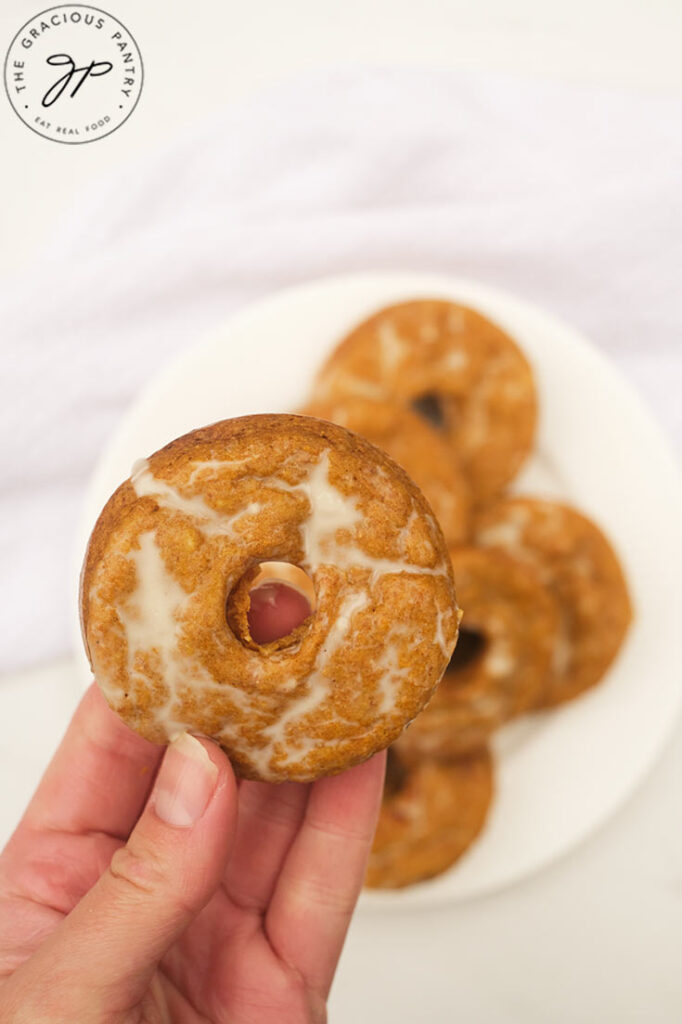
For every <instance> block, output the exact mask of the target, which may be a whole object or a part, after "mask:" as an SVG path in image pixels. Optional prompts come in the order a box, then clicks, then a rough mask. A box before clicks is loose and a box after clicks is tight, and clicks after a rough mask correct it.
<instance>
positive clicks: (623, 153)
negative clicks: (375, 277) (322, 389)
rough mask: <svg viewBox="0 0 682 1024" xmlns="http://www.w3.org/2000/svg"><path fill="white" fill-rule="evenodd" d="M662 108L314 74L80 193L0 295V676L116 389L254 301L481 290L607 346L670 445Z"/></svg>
mask: <svg viewBox="0 0 682 1024" xmlns="http://www.w3.org/2000/svg"><path fill="white" fill-rule="evenodd" d="M681 113H682V111H681V110H680V101H679V97H676V96H671V95H654V94H638V93H634V92H617V91H605V90H595V89H592V88H584V87H572V86H563V85H557V84H549V83H546V82H542V81H539V80H532V81H531V80H528V81H525V80H515V79H510V78H506V77H505V78H502V77H498V76H488V75H485V76H483V75H469V74H466V75H463V74H447V73H442V74H437V73H430V72H429V73H426V72H410V71H396V72H372V71H361V70H356V71H352V72H351V71H348V72H337V73H333V74H330V75H325V76H316V77H314V78H310V79H308V80H305V81H301V82H298V83H295V84H293V85H289V86H285V87H281V88H280V89H278V90H277V92H276V93H273V94H269V95H267V96H264V97H259V98H256V99H253V100H252V101H250V102H248V103H245V104H243V105H240V106H238V107H235V108H233V109H232V110H231V111H230V112H229V113H228V114H227V115H226V116H225V117H224V118H222V119H221V120H212V121H211V122H210V123H208V124H205V125H202V126H200V127H199V128H197V130H196V131H195V132H194V133H193V134H192V136H191V137H188V138H184V139H183V140H181V141H180V142H178V143H177V144H174V145H172V146H170V147H168V148H167V149H166V150H165V151H163V152H160V153H158V154H156V156H155V158H154V159H153V160H152V161H150V162H148V163H147V164H146V165H144V166H139V165H137V164H133V163H132V162H131V164H130V166H129V167H128V168H126V169H124V170H123V171H122V172H121V173H119V174H117V176H116V177H115V179H112V180H110V181H109V182H106V183H99V184H98V185H97V187H96V188H93V189H92V190H91V193H90V194H89V195H87V196H82V197H81V198H80V200H79V202H78V204H77V207H76V209H75V210H74V211H72V212H71V214H70V215H69V217H68V218H65V221H64V223H63V225H62V227H61V228H60V230H59V231H57V232H55V234H54V236H53V240H52V243H51V245H50V248H49V250H48V251H47V252H46V253H45V254H44V256H42V257H41V259H39V260H37V261H36V262H34V264H33V265H32V266H31V268H30V270H29V271H28V272H26V273H25V274H23V275H21V276H20V277H18V278H14V279H13V280H8V281H5V282H4V284H3V285H2V287H0V324H2V337H3V341H2V349H3V356H4V358H3V373H2V403H1V404H0V417H1V420H0V423H1V429H2V438H3V444H2V475H1V477H0V531H1V533H0V560H1V563H2V572H1V573H0V588H1V590H0V601H1V607H2V619H3V628H2V634H3V637H4V640H3V644H2V650H1V652H0V671H6V670H9V669H10V668H15V667H19V666H21V665H23V664H29V663H31V662H36V661H39V660H42V659H45V658H47V657H49V656H53V655H57V654H59V653H61V652H63V651H64V650H65V649H66V648H67V647H68V643H69V628H68V623H69V609H68V607H67V602H68V600H69V593H70V588H69V579H68V576H69V573H70V572H72V571H73V570H72V565H71V546H72V537H73V530H74V525H75V521H76V517H77V513H78V507H79V502H80V500H81V496H82V492H83V489H84V485H85V482H86V479H87V477H88V474H89V473H90V471H91V470H92V468H93V465H94V463H95V461H96V459H97V455H98V452H99V450H100V448H101V446H102V444H103V442H104V441H105V440H106V438H107V436H108V435H109V434H110V433H111V431H112V429H113V428H114V426H115V425H116V422H117V420H118V419H119V417H120V415H121V413H122V412H123V410H124V409H125V407H126V406H127V405H128V403H129V402H130V401H131V399H132V398H133V396H134V395H135V393H136V391H137V390H138V388H139V387H140V386H141V385H142V384H144V383H145V382H146V381H148V380H149V379H150V378H151V377H152V376H153V374H154V373H155V371H156V370H157V368H158V367H159V366H160V365H162V364H163V363H164V362H165V361H166V360H167V359H168V358H169V357H170V356H172V354H173V353H175V352H176V351H177V350H179V349H180V348H182V347H183V346H185V345H187V344H188V343H191V342H192V341H193V340H194V339H195V338H196V337H197V335H199V334H201V333H202V332H203V331H205V330H206V329H207V328H209V327H211V326H213V325H215V324H217V323H218V322H219V321H220V320H221V319H222V318H223V317H225V315H226V314H228V313H229V312H230V311H232V310H234V309H236V308H237V307H239V306H241V305H243V304H244V303H247V302H249V301H250V300H252V299H254V298H257V297H258V296H260V295H263V294H264V293H266V292H269V291H271V290H273V289H276V288H280V287H282V286H285V285H289V284H293V283H296V282H301V281H304V280H306V279H308V278H312V277H318V276H320V275H323V274H328V273H334V272H341V271H349V270H365V269H390V268H401V269H424V270H442V271H450V272H453V273H456V274H461V275H466V276H470V277H477V278H480V279H481V280H484V281H487V282H489V283H491V284H497V285H500V286H503V287H505V288H507V289H510V290H512V291H516V292H518V293H519V294H520V295H522V296H525V297H527V298H529V299H531V300H534V301H536V302H537V303H539V304H541V305H543V306H546V307H547V308H548V309H549V310H551V311H554V312H556V313H557V314H559V315H561V316H563V317H564V318H566V319H567V320H569V321H571V322H573V323H574V324H575V325H576V326H578V327H579V328H581V329H582V330H583V331H584V332H585V333H586V334H587V335H588V336H589V337H590V338H592V340H593V341H594V342H596V343H597V344H598V345H599V346H600V347H601V348H602V349H604V350H605V351H606V352H608V353H609V354H610V355H611V356H612V357H613V358H614V359H615V360H616V361H617V362H618V363H619V364H620V365H621V366H622V368H623V369H624V371H625V372H626V373H627V374H628V375H629V376H630V377H631V379H633V380H634V381H635V383H636V384H637V385H639V387H640V389H641V391H642V392H643V393H644V394H645V396H646V397H648V398H649V400H650V402H652V403H653V404H655V406H656V409H657V411H658V413H659V415H660V417H661V418H662V419H663V420H664V422H665V423H666V424H667V426H668V428H669V429H670V430H671V431H672V432H673V434H674V435H675V438H676V440H677V442H678V443H679V441H680V440H682V411H681V410H682V403H680V402H679V397H678V391H679V387H680V384H681V383H682V374H681V373H680V370H682V345H681V343H680V327H681V326H682V324H681V321H682V313H681V309H680V300H679V285H680V281H679V271H680V266H682V203H681V202H680V178H679V172H680V167H681V166H682V117H680V114H681ZM227 411H228V410H226V412H227ZM633 486H634V487H636V486H637V481H633Z"/></svg>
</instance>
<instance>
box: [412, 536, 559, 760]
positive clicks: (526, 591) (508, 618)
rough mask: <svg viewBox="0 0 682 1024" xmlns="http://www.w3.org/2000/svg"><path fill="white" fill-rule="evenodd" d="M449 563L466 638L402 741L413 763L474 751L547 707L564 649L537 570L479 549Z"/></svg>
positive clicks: (463, 551)
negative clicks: (555, 661) (514, 721)
mask: <svg viewBox="0 0 682 1024" xmlns="http://www.w3.org/2000/svg"><path fill="white" fill-rule="evenodd" d="M451 556H452V566H453V570H454V573H455V581H456V583H457V597H458V600H459V602H460V603H461V606H462V609H463V612H464V614H463V618H462V625H461V628H460V637H459V640H458V643H457V647H456V648H455V652H454V654H453V656H452V658H451V660H450V665H449V666H448V668H447V670H446V672H445V675H444V677H443V680H442V682H441V684H440V686H439V687H438V689H437V691H436V693H435V695H434V697H433V699H432V701H431V703H430V704H429V706H428V707H427V708H426V710H425V711H424V712H422V714H421V715H420V716H419V717H418V718H417V719H416V720H415V721H414V722H413V723H412V724H411V725H410V727H409V728H408V729H406V730H405V732H404V733H403V734H402V736H400V737H399V739H398V740H397V741H396V749H397V750H398V751H399V752H400V753H401V754H402V755H403V756H404V757H406V758H409V759H414V758H417V757H421V756H425V755H428V756H438V757H453V756H459V755H461V754H464V753H468V752H469V751H471V750H476V749H477V748H479V747H482V746H484V745H485V744H486V743H487V741H488V740H489V738H490V735H491V733H492V732H494V730H495V729H498V728H499V727H500V726H501V725H502V724H503V723H504V722H506V721H508V720H509V719H510V718H514V717H515V716H516V715H519V714H522V713H523V712H524V711H529V710H531V709H533V708H536V707H538V705H540V704H542V703H543V701H544V699H545V694H546V689H547V685H548V681H549V674H550V667H551V664H552V658H553V657H554V652H555V649H556V645H557V642H558V636H559V608H558V605H557V602H556V601H555V600H554V598H553V596H552V594H550V593H548V592H547V590H546V589H545V588H544V586H543V584H542V583H541V581H540V578H539V576H538V575H537V573H535V572H534V570H533V569H532V568H529V567H528V566H525V565H523V564H521V563H519V562H516V561H514V559H512V558H510V557H509V556H508V555H505V554H503V553H502V552H499V551H486V550H483V549H481V548H472V547H470V548H460V549H459V550H457V551H453V552H451Z"/></svg>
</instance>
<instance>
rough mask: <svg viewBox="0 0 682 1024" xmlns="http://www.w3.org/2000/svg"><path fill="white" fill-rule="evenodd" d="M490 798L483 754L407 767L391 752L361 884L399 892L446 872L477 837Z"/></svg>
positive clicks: (487, 763) (490, 781)
mask: <svg viewBox="0 0 682 1024" xmlns="http://www.w3.org/2000/svg"><path fill="white" fill-rule="evenodd" d="M492 796H493V766H492V760H491V757H490V754H489V753H488V751H487V750H479V751H477V752H476V753H474V754H471V755H470V756H468V757H463V758H458V759H457V760H452V761H442V760H436V759H433V758H425V759H423V760H422V761H419V762H417V763H416V764H407V763H405V762H404V761H402V759H401V758H400V755H399V754H398V753H396V751H395V749H394V748H393V747H391V748H390V749H389V751H388V760H387V763H386V782H385V784H384V797H383V800H382V805H381V811H380V813H379V823H378V825H377V831H376V834H375V837H374V845H373V847H372V852H371V854H370V857H369V864H368V868H367V876H366V879H365V884H366V885H367V886H369V887H370V888H375V889H376V888H382V889H398V888H402V887H403V886H406V885H412V884H414V883H415V882H420V881H422V880H423V879H426V878H432V877H433V876H434V875H438V874H440V873H441V872H442V871H445V870H446V869H447V868H449V867H450V866H451V865H452V864H454V863H455V861H456V860H457V859H458V858H459V857H461V856H462V854H463V853H464V851H465V850H466V849H468V847H469V846H471V844H472V843H473V841H474V840H475V839H476V837H477V836H478V834H479V833H480V831H481V829H482V828H483V825H484V823H485V820H486V816H487V814H488V810H489V808H490V804H491V801H492Z"/></svg>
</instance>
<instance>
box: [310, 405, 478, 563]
mask: <svg viewBox="0 0 682 1024" xmlns="http://www.w3.org/2000/svg"><path fill="white" fill-rule="evenodd" d="M303 412H304V413H305V414H306V415H308V416H317V417H319V418H320V419H323V420H330V421H331V422H332V423H338V424H340V425H341V426H342V427H346V428H347V429H348V430H352V431H353V433H355V434H360V435H361V436H362V437H364V438H366V439H367V440H368V441H371V442H372V444H375V445H377V447H378V448H381V449H382V450H383V451H385V452H387V453H388V455H390V456H391V458H392V459H393V461H394V462H397V463H398V465H399V466H402V467H403V469H404V470H405V472H406V473H407V475H408V476H409V477H411V478H412V479H413V480H414V482H415V483H416V485H417V487H419V489H420V490H421V492H422V493H423V495H424V497H425V498H426V500H427V501H428V502H429V504H430V505H431V508H432V509H433V512H434V515H435V517H436V519H437V520H438V522H439V523H440V525H441V529H442V530H443V536H444V537H445V541H446V543H447V544H450V545H452V544H463V543H465V541H466V540H467V539H468V537H469V535H470V531H471V489H470V487H469V484H468V482H467V480H466V478H465V476H464V474H463V473H462V470H461V468H460V466H459V463H458V461H457V457H456V455H455V453H454V452H453V451H452V448H451V446H450V445H449V444H448V443H447V441H445V440H444V438H443V437H441V435H440V432H439V431H437V430H436V429H435V428H434V427H432V426H431V425H430V424H428V423H426V422H424V420H423V419H422V417H421V416H418V415H417V414H416V413H415V412H413V411H412V410H411V409H410V408H408V407H407V406H401V405H398V404H397V403H396V402H388V401H377V400H374V399H370V398H362V397H359V396H357V395H349V396H347V397H346V398H343V399H338V400H336V401H334V400H328V401H324V400H319V401H312V402H311V403H310V404H309V405H308V406H306V408H305V409H304V410H303Z"/></svg>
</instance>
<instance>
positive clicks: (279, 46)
mask: <svg viewBox="0 0 682 1024" xmlns="http://www.w3.org/2000/svg"><path fill="white" fill-rule="evenodd" d="M48 6H50V4H49V0H3V2H2V5H1V7H0V48H1V49H2V55H3V58H4V52H5V49H6V47H7V46H8V45H9V41H10V39H11V38H12V37H13V36H14V34H15V32H16V31H17V30H18V29H19V28H20V26H21V25H22V24H23V23H24V22H25V21H27V20H28V19H29V18H30V17H32V16H33V15H34V14H36V13H37V12H38V11H39V10H41V9H42V8H45V7H48ZM104 6H105V8H108V9H110V11H111V13H112V14H113V15H114V16H115V17H117V18H119V20H120V21H122V22H123V23H124V24H125V25H126V27H127V28H128V29H129V30H130V31H131V32H132V34H133V35H134V36H135V38H136V40H137V43H138V45H139V47H140V50H141V52H142V56H143V60H144V62H145V65H146V67H147V71H148V74H147V79H146V82H145V85H144V89H143V92H142V97H141V99H140V103H139V105H138V108H137V110H136V111H135V112H134V114H133V116H132V117H131V118H130V120H129V121H128V122H127V123H126V124H125V125H124V126H123V127H122V128H120V129H119V130H118V131H117V132H114V133H113V134H112V135H111V136H109V137H108V138H106V139H103V140H102V141H100V142H95V143H91V144H88V145H85V146H73V147H71V146H63V145H58V144H57V143H53V144H52V145H51V146H48V145H47V144H46V141H45V140H43V139H41V138H40V137H37V136H35V137H34V136H33V135H32V133H31V132H29V131H27V129H26V127H25V126H24V125H23V124H22V123H21V122H20V121H19V119H18V118H17V117H16V115H15V114H14V112H13V111H12V109H11V108H10V106H9V103H7V102H4V101H3V102H2V103H0V139H1V140H2V146H1V149H2V155H3V159H2V171H1V174H2V178H1V180H2V185H3V202H2V204H1V207H0V270H4V269H7V270H9V269H11V268H12V267H14V266H18V265H21V264H23V263H25V261H26V259H27V258H28V256H29V255H30V253H31V252H32V251H34V248H35V246H36V244H37V243H38V242H39V241H40V239H42V238H44V237H45V236H46V235H47V234H48V233H49V231H50V227H51V225H52V224H53V223H54V220H55V217H56V216H57V215H58V214H59V213H60V212H61V211H63V209H64V207H65V206H66V205H68V204H69V203H71V202H72V201H73V200H74V198H75V197H76V196H77V194H78V190H79V188H81V187H83V186H85V185H87V184H88V183H89V182H90V181H92V180H93V178H94V177H95V176H96V175H97V173H98V172H102V171H106V170H111V169H112V168H115V167H116V165H117V164H118V163H120V162H123V161H126V160H128V159H129V158H130V156H131V154H135V155H140V156H142V155H143V154H144V153H146V152H151V151H153V150H154V148H155V147H156V146H157V144H158V143H159V142H162V141H165V140H167V139H172V138H173V137H174V135H175V134H176V133H180V132H181V131H182V130H183V129H184V128H185V126H186V125H189V124H190V123H192V122H193V121H194V120H196V118H197V117H210V115H211V113H212V112H214V111H215V112H218V111H220V110H222V109H224V107H225V105H226V104H228V103H230V102H233V101H234V100H238V99H239V98H240V97H242V96H245V95H247V94H249V93H252V92H253V91H254V90H258V89H262V88H263V87H265V86H267V85H269V84H271V83H273V82H277V81H281V80H282V79H283V78H291V77H293V76H295V75H297V74H300V73H301V72H303V71H305V70H307V69H310V68H324V67H329V66H330V65H346V64H348V63H371V64H376V63H381V64H396V63H399V64H408V65H421V66H423V65H427V66H439V67H466V68H485V69H497V70H509V71H520V72H527V73H529V74H534V75H551V76H553V77H559V78H562V79H564V80H570V81H601V82H612V83H627V84H632V85H637V86H644V87H646V88H662V87H665V86H670V85H677V86H682V61H681V60H680V39H682V3H680V0H107V3H105V4H104ZM5 41H6V42H5ZM0 99H2V96H0Z"/></svg>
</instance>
